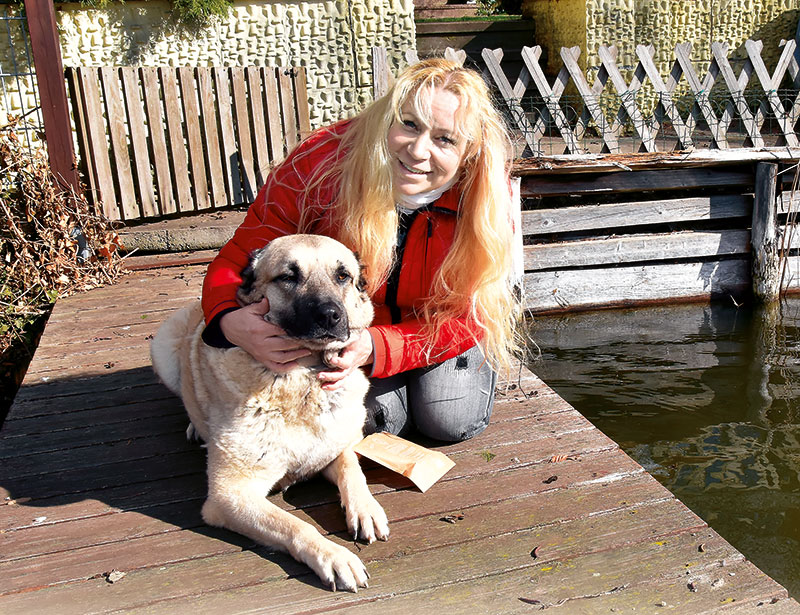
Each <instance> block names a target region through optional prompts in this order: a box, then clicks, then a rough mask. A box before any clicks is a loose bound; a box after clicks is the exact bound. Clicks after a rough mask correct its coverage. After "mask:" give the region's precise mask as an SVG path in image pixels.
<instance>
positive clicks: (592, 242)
mask: <svg viewBox="0 0 800 615" xmlns="http://www.w3.org/2000/svg"><path fill="white" fill-rule="evenodd" d="M749 250H750V233H749V232H748V231H746V230H739V229H736V230H724V231H685V232H680V233H661V234H644V233H643V234H639V235H633V236H627V237H611V238H605V239H586V240H580V241H563V242H559V243H550V244H536V245H529V246H525V249H524V258H525V270H526V271H541V270H545V269H564V268H567V267H596V266H598V265H618V264H622V263H637V262H638V263H642V262H648V263H653V262H656V261H676V260H681V259H699V258H708V257H717V258H718V257H720V256H730V255H734V254H746V253H747V252H748V251H749ZM585 273H586V277H587V279H588V278H589V277H590V276H591V275H592V273H591V272H590V271H586V272H585Z"/></svg>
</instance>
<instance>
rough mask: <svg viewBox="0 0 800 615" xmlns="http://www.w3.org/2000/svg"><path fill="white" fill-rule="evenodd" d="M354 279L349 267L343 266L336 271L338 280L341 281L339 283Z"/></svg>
mask: <svg viewBox="0 0 800 615" xmlns="http://www.w3.org/2000/svg"><path fill="white" fill-rule="evenodd" d="M352 279H353V276H351V275H350V272H349V271H347V269H344V268H341V269H338V270H337V271H336V281H337V282H339V284H346V283H347V282H349V281H350V280H352Z"/></svg>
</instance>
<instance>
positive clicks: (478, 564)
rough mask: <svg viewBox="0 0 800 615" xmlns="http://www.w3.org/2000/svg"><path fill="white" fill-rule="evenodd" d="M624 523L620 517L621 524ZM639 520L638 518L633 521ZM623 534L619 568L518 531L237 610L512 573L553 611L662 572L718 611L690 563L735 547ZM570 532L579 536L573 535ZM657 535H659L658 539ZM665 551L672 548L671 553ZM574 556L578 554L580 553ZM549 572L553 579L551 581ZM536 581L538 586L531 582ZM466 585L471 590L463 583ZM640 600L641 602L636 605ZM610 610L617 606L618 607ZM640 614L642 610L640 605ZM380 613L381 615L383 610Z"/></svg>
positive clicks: (248, 597)
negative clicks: (690, 574) (344, 587)
mask: <svg viewBox="0 0 800 615" xmlns="http://www.w3.org/2000/svg"><path fill="white" fill-rule="evenodd" d="M623 516H624V515H618V517H623ZM628 516H629V517H630V516H632V515H628ZM633 516H634V517H635V515H633ZM630 521H633V520H630ZM623 527H624V528H625V529H628V530H629V531H630V532H631V534H632V540H633V544H624V543H623V545H622V546H619V547H618V548H616V549H615V551H614V555H615V557H614V560H615V561H618V562H619V564H617V565H609V562H608V558H609V554H608V552H607V551H606V549H602V548H600V551H601V552H597V551H596V552H594V553H588V554H584V553H580V552H579V551H578V550H577V549H575V548H574V547H572V548H570V547H571V545H573V544H576V543H578V544H579V543H580V542H581V541H582V539H583V536H584V534H585V533H586V532H585V530H583V528H582V527H581V526H580V525H575V526H571V525H567V524H565V525H563V526H561V527H560V528H559V529H560V530H561V531H562V532H564V534H563V535H562V539H561V540H559V539H558V538H557V531H547V530H544V531H543V532H541V536H542V537H543V538H544V539H545V540H546V541H547V544H550V543H551V541H552V544H554V545H555V544H557V545H559V546H561V545H563V547H564V548H563V550H562V551H561V553H560V554H559V555H558V556H555V557H553V558H552V559H551V558H547V559H545V558H542V560H543V561H542V560H540V561H538V562H537V561H535V560H534V558H533V557H531V550H532V549H533V547H535V546H536V545H537V544H539V536H537V533H536V532H535V531H522V532H514V533H512V534H509V535H499V536H492V537H489V538H485V539H482V540H479V541H473V540H467V541H461V542H457V543H454V544H451V545H447V546H446V547H442V548H439V549H431V550H426V551H423V552H413V553H410V554H405V553H404V554H403V557H399V558H386V559H380V560H378V561H369V560H368V561H369V570H370V574H371V576H372V579H371V583H370V587H369V588H365V589H363V590H360V591H359V593H358V594H355V593H351V594H345V593H342V594H341V595H337V593H334V592H329V591H328V592H325V590H324V589H323V588H322V587H321V585H320V584H319V582H318V581H316V579H312V578H309V577H305V578H304V579H303V580H304V581H306V582H307V583H308V584H309V585H310V586H309V585H306V583H297V582H295V581H293V580H290V579H281V578H274V577H273V578H272V579H268V580H266V582H264V583H259V584H257V585H249V586H246V587H240V588H239V589H238V590H237V591H236V598H237V607H238V608H239V609H241V610H242V611H248V610H251V609H252V610H256V609H257V610H258V611H259V612H262V613H276V614H277V613H286V614H288V613H308V612H309V610H311V609H314V610H316V609H319V611H318V612H331V611H332V610H333V609H342V608H347V609H348V610H351V609H354V608H356V607H359V606H362V607H366V610H367V611H369V610H373V612H374V609H375V606H376V604H375V603H376V601H383V600H387V599H390V600H391V599H394V598H395V597H396V596H408V595H409V594H410V593H411V592H416V591H426V590H427V591H430V590H433V591H437V590H436V589H435V588H438V587H445V588H446V587H448V586H449V585H450V584H452V583H453V582H454V581H455V582H458V581H468V580H478V579H486V578H489V579H493V578H496V576H497V575H500V574H506V573H516V574H513V576H512V578H515V579H517V580H519V579H520V577H521V580H522V582H523V583H524V584H525V586H526V587H527V588H528V591H529V592H531V593H527V592H526V594H525V595H531V594H533V595H536V594H540V593H544V592H547V591H548V587H547V586H548V585H551V586H552V592H551V593H550V598H552V600H553V603H554V604H555V603H557V602H559V601H560V600H562V599H563V600H565V601H566V600H569V599H571V598H572V599H577V598H578V597H579V596H580V594H581V593H582V592H584V591H585V592H586V593H587V594H589V595H592V594H599V595H600V596H602V592H603V591H607V590H609V589H611V588H613V587H619V586H623V585H625V583H626V580H627V581H629V582H630V584H632V585H634V586H640V585H641V586H642V587H643V588H646V587H647V584H648V581H649V582H652V577H653V576H654V575H656V574H658V573H660V576H661V578H662V579H665V580H666V579H670V580H673V581H677V580H680V582H681V590H682V593H683V594H684V595H685V596H686V598H685V600H687V601H688V602H689V603H690V604H691V603H698V602H700V603H703V602H704V603H705V604H706V605H709V603H710V604H713V605H714V606H716V605H717V604H718V602H719V598H718V597H717V596H716V595H712V596H708V595H705V596H700V595H699V594H700V592H696V593H695V592H690V591H687V590H686V576H687V575H686V558H687V557H690V558H691V557H694V561H697V560H698V559H702V560H703V561H704V562H707V563H706V566H708V567H710V565H714V566H718V562H719V560H721V559H722V560H727V559H730V558H732V557H735V555H734V554H735V551H734V550H733V548H732V547H730V545H727V543H725V542H724V541H723V540H721V539H720V538H719V537H718V536H714V535H713V533H707V532H703V534H702V537H703V540H705V541H706V542H705V543H704V544H706V548H707V549H708V553H709V555H705V554H702V555H703V556H702V557H700V558H698V557H696V553H697V544H698V541H697V539H696V538H695V537H694V536H692V535H691V532H690V531H689V528H687V529H686V530H685V531H684V532H682V533H680V534H678V535H676V536H674V537H670V539H669V540H666V539H663V540H658V539H659V538H664V537H663V535H661V534H659V533H656V534H655V536H654V537H653V539H651V540H647V539H644V540H643V539H642V536H643V535H644V534H646V533H647V531H648V529H650V528H648V529H645V528H641V527H640V528H639V529H638V531H635V530H632V529H631V528H630V525H629V523H625V524H624V525H623ZM548 529H549V528H548ZM582 530H583V531H582ZM431 531H434V532H435V531H436V530H435V529H433V528H432V529H431ZM572 532H575V533H574V534H573V533H572ZM651 536H653V534H652V533H651ZM637 539H638V540H637ZM621 540H624V537H623V536H608V543H609V544H611V545H614V546H615V547H616V546H617V544H618V542H620V541H621ZM659 543H662V544H659ZM384 544H388V543H380V544H377V545H371V546H370V552H371V551H372V550H373V549H372V546H375V547H376V549H374V550H376V551H377V550H378V548H380V547H382V546H383V545H384ZM665 544H668V545H669V548H667V547H666V546H665ZM576 551H578V552H577V553H576ZM692 552H694V554H695V555H694V556H692ZM711 553H713V558H714V559H715V560H716V561H714V562H713V564H712V559H711V557H712V556H710V554H711ZM637 556H638V557H637ZM362 557H366V554H364V553H362ZM537 559H538V558H537ZM736 561H737V560H736V559H732V560H731V562H732V563H733V562H736ZM557 562H563V565H561V566H557V565H556V564H557ZM692 568H694V567H692ZM698 568H699V566H698ZM597 571H600V572H599V576H596V577H595V576H594V575H593V574H592V573H593V572H597ZM690 571H691V569H690ZM551 572H552V573H553V574H548V573H551ZM753 576H757V577H758V576H760V578H761V579H762V580H763V579H764V575H763V573H758V571H755V572H754V573H753ZM531 578H535V579H537V580H536V581H535V582H532V581H531ZM378 579H380V581H378ZM550 579H552V580H550ZM748 581H750V582H749V583H746V582H744V581H743V583H742V584H743V585H744V586H745V588H746V589H745V590H744V591H743V590H739V591H738V592H736V593H735V594H734V595H735V596H736V598H738V599H742V597H743V596H746V595H747V593H748V591H752V587H753V581H752V580H750V579H748ZM532 583H533V585H532ZM464 585H467V584H466V583H465V584H464ZM519 585H521V583H520V584H519ZM519 585H518V586H519ZM537 589H540V592H537V591H536V590H537ZM676 589H677V587H676ZM770 589H772V590H773V591H775V590H776V589H779V588H777V587H776V584H774V582H773V583H771V584H770ZM445 591H446V590H445ZM651 591H652V590H651ZM644 593H645V595H641V591H638V592H637V591H633V592H630V594H631V598H632V605H642V606H643V605H644V604H646V601H650V602H651V603H652V601H653V598H654V596H653V594H652V593H650V592H648V591H646V590H645V592H644ZM637 594H638V600H636V597H637ZM264 595H280V596H281V603H280V604H277V603H275V602H273V603H271V604H270V603H267V604H265V603H264ZM519 598H520V596H519V593H518V592H517V591H510V592H508V594H506V595H505V596H504V600H503V601H500V602H499V603H498V604H497V605H496V606H497V609H498V610H495V608H491V610H490V611H484V610H483V609H480V610H478V611H477V612H491V613H497V612H515V611H516V612H520V607H521V606H528V605H526V604H525V603H524V602H520V600H519ZM612 598H613V596H612ZM226 600H229V597H228V593H227V592H213V593H211V592H208V593H206V592H197V593H196V594H195V595H194V596H190V597H187V598H186V599H184V600H180V601H175V602H173V603H170V604H163V603H161V604H154V605H152V606H151V607H148V608H143V609H141V610H129V611H128V612H130V613H143V612H151V613H170V612H172V613H174V612H192V611H194V612H209V613H213V612H219V611H220V610H221V609H223V608H224V605H225V603H226ZM580 602H581V601H579V602H578V603H580ZM378 604H380V602H379V603H378ZM611 604H614V603H613V602H612V603H611ZM404 606H405V607H408V606H409V605H408V603H407V602H406V603H405V604H401V605H400V608H402V607H404ZM604 606H606V607H608V606H609V604H608V603H605V604H604ZM709 606H710V605H709ZM634 608H636V607H635V606H634ZM527 610H528V609H526V611H527ZM626 610H627V609H626ZM361 612H363V611H361ZM380 612H383V610H381V611H380ZM395 612H397V611H395ZM402 612H406V613H407V612H415V611H414V610H413V609H412V610H411V611H402ZM416 612H419V611H416ZM447 612H448V613H450V612H452V613H475V612H476V610H475V604H474V603H473V602H472V601H471V600H465V601H460V602H459V601H456V602H455V603H454V604H453V605H452V606H451V608H449V609H448V610H447ZM595 612H599V611H595ZM604 612H608V611H607V609H604ZM629 612H631V611H629ZM687 612H691V611H687ZM694 612H696V611H694Z"/></svg>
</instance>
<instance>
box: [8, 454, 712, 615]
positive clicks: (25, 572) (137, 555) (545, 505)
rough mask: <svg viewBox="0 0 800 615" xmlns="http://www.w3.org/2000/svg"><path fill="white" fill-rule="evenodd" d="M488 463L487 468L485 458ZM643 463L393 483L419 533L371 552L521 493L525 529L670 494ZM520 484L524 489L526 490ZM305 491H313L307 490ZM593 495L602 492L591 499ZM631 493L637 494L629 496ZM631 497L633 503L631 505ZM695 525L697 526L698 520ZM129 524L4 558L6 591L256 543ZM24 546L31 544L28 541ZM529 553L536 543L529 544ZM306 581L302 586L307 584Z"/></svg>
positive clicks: (311, 518)
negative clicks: (409, 486)
mask: <svg viewBox="0 0 800 615" xmlns="http://www.w3.org/2000/svg"><path fill="white" fill-rule="evenodd" d="M472 455H473V456H474V457H476V458H478V457H479V455H477V454H476V453H475V452H474V451H473V452H472ZM616 460H620V461H623V460H624V461H623V463H622V465H621V466H619V469H620V470H622V472H621V473H620V472H618V473H615V472H614V471H613V469H612V468H611V467H610V466H609V464H610V463H614V461H616ZM481 461H482V462H483V463H484V465H486V462H485V461H484V460H481ZM636 468H637V466H636V464H634V463H633V462H632V461H631V460H630V459H629V458H626V457H625V455H624V453H621V452H620V451H615V452H612V453H604V454H603V455H602V456H601V457H586V458H585V459H584V460H583V461H582V462H572V463H569V462H564V463H562V464H561V465H560V466H559V468H558V469H554V468H553V466H552V464H550V463H543V464H539V465H537V466H533V467H531V466H524V467H517V468H516V469H514V470H512V471H505V472H491V473H486V474H482V475H479V476H472V477H467V478H464V479H462V480H449V481H446V482H443V483H440V484H438V485H437V491H436V493H435V494H434V493H431V494H430V495H428V496H423V494H420V493H418V492H414V491H408V490H404V489H400V490H397V489H396V488H393V489H390V490H388V491H386V492H385V493H383V494H382V495H380V496H379V500H380V501H381V504H382V505H383V507H384V509H385V511H386V513H387V516H388V517H389V519H390V523H391V524H392V525H393V526H394V525H397V523H396V522H399V521H400V520H403V521H405V522H408V520H411V519H421V521H419V522H417V523H412V524H411V525H416V526H418V528H415V530H406V531H405V532H403V528H402V527H401V526H397V527H396V531H395V532H394V534H393V540H394V544H392V542H391V541H390V542H389V543H376V544H373V545H370V547H369V551H368V555H370V556H371V557H370V559H373V558H385V557H391V556H392V555H393V554H396V553H397V552H398V551H400V552H402V551H407V552H412V550H413V551H416V550H417V549H419V547H417V549H414V547H413V544H414V543H415V542H416V543H418V541H419V536H420V535H421V534H420V529H424V528H425V527H426V526H428V527H430V526H438V527H439V528H441V527H442V525H441V524H442V522H441V521H440V520H439V519H440V518H441V516H442V514H443V512H446V511H452V510H459V509H462V508H470V509H473V508H474V507H475V506H476V505H481V506H489V507H491V506H493V505H495V506H496V505H498V504H499V505H502V503H503V502H511V504H512V506H513V505H517V506H519V504H520V496H521V497H522V498H530V500H529V501H530V504H529V505H528V506H527V507H525V508H523V509H522V510H523V511H525V514H523V515H521V516H519V515H518V516H517V519H518V521H517V522H519V521H522V528H525V527H526V526H529V524H530V523H531V517H532V516H533V517H535V518H547V519H551V520H552V519H555V520H566V519H576V518H580V517H582V516H585V515H586V514H587V513H591V512H599V511H603V510H608V509H612V510H613V509H615V508H618V507H619V506H620V505H622V506H625V505H626V503H627V504H630V503H633V502H643V501H652V500H658V499H662V500H663V499H665V498H669V494H668V492H666V491H665V490H664V489H663V488H662V487H660V486H659V485H658V484H657V483H656V482H655V481H654V480H653V479H652V478H649V477H647V476H646V475H645V474H644V473H643V472H642V471H641V470H640V469H639V470H638V471H636V470H635V469H636ZM625 470H630V471H633V472H634V473H633V474H625V473H624V471H625ZM554 472H555V473H557V474H558V481H560V482H559V484H558V485H553V486H551V483H552V481H551V483H546V482H545V481H546V480H547V479H548V478H549V477H551V476H552V475H553V473H554ZM558 481H557V482H558ZM620 481H624V482H626V483H627V484H629V485H630V487H629V489H628V491H627V493H625V494H624V495H623V494H622V493H620V492H618V495H617V496H616V497H614V498H613V499H612V498H602V497H597V491H598V490H599V489H603V490H605V491H607V490H608V485H609V484H615V483H619V482H620ZM520 483H521V484H522V486H523V488H522V490H521V493H520V486H521V484H520ZM309 486H310V487H314V486H316V488H324V491H325V492H326V497H325V499H326V500H327V502H326V503H325V504H324V505H323V506H321V507H320V506H316V505H314V506H311V507H309V508H308V509H300V510H294V514H295V515H296V516H298V517H300V518H301V519H303V520H304V521H307V522H309V523H311V524H312V525H314V526H316V527H317V528H318V529H320V530H321V531H322V532H323V533H325V534H329V533H335V535H331V536H330V537H331V538H332V539H334V540H335V541H336V542H338V543H339V544H348V543H350V545H351V546H352V540H351V539H350V540H348V537H347V535H346V532H345V522H344V517H343V515H342V512H341V508H340V505H339V503H338V502H337V501H336V496H335V490H334V489H333V488H332V487H331V486H330V485H327V484H325V483H320V482H317V483H316V485H309ZM568 486H572V487H573V489H574V490H571V489H568V488H567V487H568ZM303 491H304V492H306V493H308V492H309V490H308V489H305V490H303ZM590 494H595V495H594V497H590ZM476 495H477V496H478V497H477V501H475V499H476V498H475V497H474V496H476ZM631 495H632V496H634V497H633V498H630V496H631ZM431 496H434V497H431ZM629 498H630V499H631V500H633V502H630V501H629ZM272 500H273V501H274V502H275V503H276V504H279V505H280V506H281V508H284V509H288V510H291V508H292V507H291V506H287V505H286V503H285V501H284V498H283V497H282V496H277V497H273V498H272ZM569 501H572V503H573V504H572V507H570V506H569V505H568V504H567V503H568V502H569ZM180 506H181V508H183V504H180ZM587 509H588V510H587ZM151 510H152V513H151V514H158V513H157V512H156V510H155V509H151ZM486 512H489V511H486ZM487 516H489V517H493V518H496V519H497V520H496V521H495V523H494V524H491V523H484V524H481V525H483V526H485V527H484V529H483V531H484V532H486V531H487V530H488V531H489V532H491V533H492V534H494V533H495V532H497V529H495V528H494V527H493V526H497V525H500V526H505V525H508V522H507V521H504V517H498V515H496V514H495V515H487ZM692 519H693V520H694V521H693V524H694V525H695V526H697V525H703V524H702V521H700V520H699V519H697V518H696V517H694V516H692ZM74 523H75V525H76V526H81V525H84V522H82V521H81V520H76V521H75V522H74ZM690 523H692V521H691V520H690ZM128 525H129V524H128V523H125V519H124V518H122V519H112V520H111V523H110V525H108V529H107V530H104V531H107V532H109V534H108V538H109V539H110V540H111V542H110V543H108V544H104V542H105V541H98V543H97V544H96V545H93V546H87V545H84V547H83V548H77V549H74V550H73V549H69V550H65V549H64V548H63V547H62V548H61V549H58V550H59V551H62V552H60V553H58V552H56V553H53V552H52V551H53V550H54V549H48V548H44V549H41V550H42V551H43V553H42V554H41V555H39V556H38V557H35V558H34V557H26V558H25V559H15V560H11V561H8V560H7V561H5V562H0V571H1V572H2V573H3V574H0V594H2V593H5V592H9V591H15V590H19V589H23V588H24V587H25V584H26V582H27V581H26V577H27V578H29V579H30V578H31V576H30V575H32V574H33V575H35V576H34V577H33V578H32V579H31V581H32V582H33V583H35V584H36V586H44V585H50V584H54V583H58V582H60V581H63V580H67V579H70V580H71V579H80V578H84V579H85V578H89V577H91V576H93V574H96V573H95V572H93V571H96V570H97V566H98V565H99V564H102V565H109V564H111V562H115V563H114V564H112V566H118V567H119V569H122V570H133V569H135V568H140V567H143V566H161V565H164V564H168V563H170V562H175V561H180V560H186V559H192V558H198V557H202V556H203V555H211V554H215V555H216V554H225V553H231V552H234V551H238V550H240V548H241V547H242V546H246V547H249V546H252V545H253V542H252V541H250V540H248V539H245V538H242V537H236V536H234V535H233V534H232V533H230V532H222V531H211V532H209V531H208V530H205V531H204V532H203V534H210V537H204V536H202V535H201V534H199V533H197V532H192V531H174V530H175V527H174V525H173V526H172V527H169V526H167V527H163V530H162V531H159V527H160V526H161V524H151V523H148V525H149V527H150V528H152V529H150V530H148V531H147V532H146V533H145V534H144V535H143V536H141V537H140V538H134V539H133V540H127V541H124V542H120V541H118V540H114V539H113V537H114V536H115V535H116V536H120V532H122V533H130V528H129V527H127V526H128ZM51 527H52V526H51ZM522 528H520V529H522ZM46 529H49V528H46ZM52 529H56V530H57V529H59V528H58V527H53V528H52ZM513 529H515V527H514V525H513V524H512V527H511V530H513ZM21 531H23V532H24V533H27V534H30V535H31V541H32V542H39V541H40V536H39V534H40V533H41V530H39V529H38V528H36V527H32V528H31V529H30V530H21ZM70 533H72V532H70ZM511 533H513V531H512V532H511ZM76 534H77V540H78V541H81V540H82V539H81V538H80V533H79V532H76ZM148 534H149V535H148ZM403 534H405V535H406V536H407V537H408V538H410V539H411V541H413V542H412V543H410V544H409V543H408V539H407V540H403V538H404V536H403ZM48 535H49V536H52V539H53V540H54V541H57V542H58V541H63V540H64V538H63V537H59V536H58V535H57V534H56V535H52V534H50V533H48ZM215 537H218V538H221V539H225V540H224V542H223V541H222V540H214V539H213V538H215ZM438 537H439V539H440V540H441V539H442V538H444V539H445V545H444V546H445V547H446V548H448V547H449V543H450V540H449V539H448V535H447V534H442V533H441V532H439V533H438ZM66 540H68V541H69V540H70V538H69V537H66ZM426 542H428V543H433V544H432V545H430V544H429V545H425V546H426V547H427V548H423V549H421V551H422V552H423V553H425V552H427V551H428V548H429V547H430V546H436V542H437V535H436V533H433V534H431V538H430V539H429V541H426ZM20 544H24V541H23V540H21V539H20ZM50 544H53V543H50ZM43 546H44V543H43ZM529 551H530V548H529V549H528V552H529ZM526 555H528V557H529V559H530V556H529V554H528V553H526ZM265 564H266V569H265V566H260V567H259V568H260V573H261V574H262V575H265V574H266V578H267V579H269V578H270V577H272V578H273V579H275V580H278V579H280V580H283V578H284V575H283V574H282V573H281V572H280V568H278V567H277V566H275V565H274V564H272V565H270V562H269V561H267V562H265ZM497 565H500V566H503V565H504V564H503V563H502V562H497ZM292 568H294V569H295V574H297V573H298V572H299V573H301V574H306V575H307V574H308V569H306V568H305V567H304V566H302V564H296V563H293V565H292ZM276 573H277V574H276ZM386 581H387V583H388V582H391V581H390V580H389V579H386ZM395 582H403V579H396V580H395ZM315 584H316V583H315ZM299 585H301V586H303V585H304V584H299ZM293 593H294V592H293ZM295 595H296V594H295ZM211 612H213V611H211Z"/></svg>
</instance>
